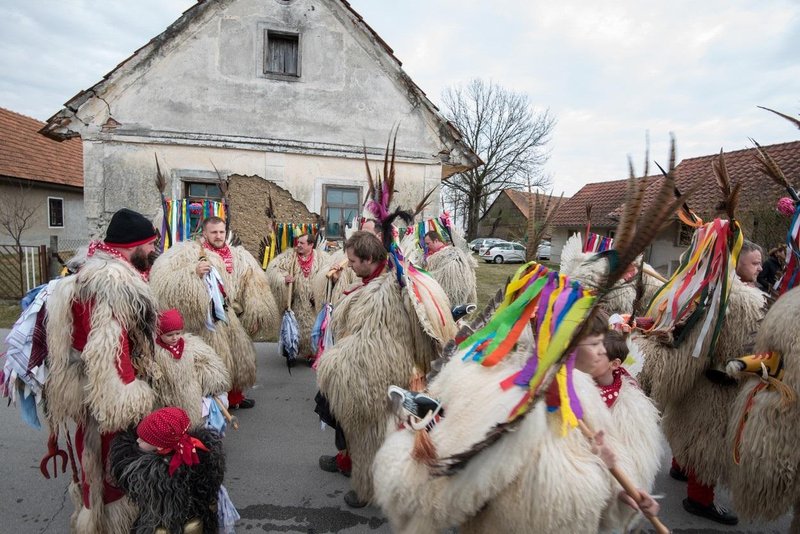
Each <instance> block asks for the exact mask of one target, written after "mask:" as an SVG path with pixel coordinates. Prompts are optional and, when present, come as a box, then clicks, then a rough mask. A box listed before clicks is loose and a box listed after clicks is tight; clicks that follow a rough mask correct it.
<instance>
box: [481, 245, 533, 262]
mask: <svg viewBox="0 0 800 534" xmlns="http://www.w3.org/2000/svg"><path fill="white" fill-rule="evenodd" d="M481 258H482V259H483V261H485V262H486V263H514V262H517V263H524V262H525V247H524V246H522V245H520V244H519V243H498V244H496V245H494V246H493V247H491V248H489V249H487V250H486V251H485V252H484V253H483V254H481Z"/></svg>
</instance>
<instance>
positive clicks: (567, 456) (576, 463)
mask: <svg viewBox="0 0 800 534" xmlns="http://www.w3.org/2000/svg"><path fill="white" fill-rule="evenodd" d="M532 339H533V338H532V334H531V332H530V330H529V329H528V330H527V332H526V333H525V334H523V337H522V338H521V339H520V342H519V343H518V345H517V348H516V349H515V350H514V352H513V353H512V354H510V355H509V356H507V357H506V358H505V359H504V360H503V361H501V362H499V363H498V364H497V365H495V366H492V367H484V366H481V365H478V364H475V363H473V362H464V361H463V360H462V359H461V357H460V355H459V354H458V353H457V354H456V355H455V356H453V357H452V358H450V360H449V361H448V362H447V363H446V364H445V365H444V367H443V368H442V370H441V372H440V373H439V374H438V375H436V377H435V378H434V379H433V380H432V381H431V383H430V384H429V388H428V391H429V393H430V394H431V395H432V396H433V397H436V398H438V399H440V400H441V401H442V403H443V405H444V417H443V418H442V419H441V420H440V421H439V422H438V423H437V424H436V425H435V426H434V427H433V429H432V430H431V431H430V432H429V437H430V438H431V441H432V442H433V443H434V445H435V447H436V451H437V456H438V457H439V458H444V457H449V456H452V455H454V454H457V453H460V452H463V451H464V450H466V449H468V448H469V447H470V444H474V443H477V442H479V441H480V440H481V439H482V438H483V437H484V436H485V435H486V433H487V432H488V431H489V430H490V429H492V428H493V427H494V426H495V425H496V424H498V423H500V422H502V421H504V420H505V419H506V417H507V416H508V414H509V413H510V411H511V410H512V408H513V407H514V406H515V405H516V404H517V402H519V400H520V398H521V396H522V394H523V393H524V391H523V390H522V388H510V389H508V390H502V389H500V388H499V387H497V384H499V383H500V382H501V381H502V380H503V379H505V378H507V377H508V376H509V375H510V374H512V373H514V372H515V371H518V370H519V369H520V368H521V367H522V366H523V365H524V363H525V359H526V357H527V355H528V354H529V351H530V346H531V343H532ZM574 373H575V374H574V378H575V387H576V392H577V394H578V397H579V398H580V401H581V404H582V406H583V409H584V412H585V413H584V421H586V422H587V424H589V425H590V426H592V427H593V428H595V429H597V430H600V429H607V432H608V441H609V444H610V445H612V447H614V450H615V451H616V452H617V455H618V457H620V459H621V461H622V459H623V458H624V459H625V461H626V462H628V464H631V463H634V462H632V461H629V460H627V457H625V456H624V453H621V452H620V449H621V447H620V444H619V443H617V437H616V433H614V432H610V429H611V428H612V426H613V422H612V421H613V419H612V417H611V412H610V411H609V410H608V408H607V407H606V406H605V404H604V403H603V402H602V400H601V398H600V395H599V393H598V390H597V388H596V386H595V385H594V382H593V381H592V379H591V378H590V377H589V376H588V375H585V374H584V373H581V372H579V371H574ZM413 446H414V432H412V431H410V430H407V429H405V428H403V429H397V426H396V424H395V423H394V422H392V424H391V425H390V427H389V430H388V435H387V438H386V441H385V443H384V444H383V446H382V447H381V449H380V451H379V452H378V454H377V456H376V458H375V462H374V464H373V469H374V476H375V488H376V499H375V500H376V502H377V503H378V504H379V505H380V506H381V508H382V510H383V511H384V513H385V514H386V515H387V517H388V518H389V520H390V522H391V524H392V528H393V530H394V531H395V532H400V533H417V532H438V531H441V530H443V529H446V528H452V527H457V526H460V531H461V532H476V533H477V532H531V531H536V532H597V530H598V529H599V528H600V522H601V518H603V516H604V514H608V512H607V509H608V507H609V505H610V504H612V503H613V501H614V500H615V499H616V491H617V486H616V483H615V482H613V481H612V479H611V476H610V475H609V473H608V469H607V468H606V467H605V466H604V465H603V464H602V462H601V461H600V460H599V458H598V457H597V456H596V455H594V454H593V453H592V452H591V447H590V445H589V443H588V441H587V440H586V439H585V438H584V437H583V436H582V435H581V434H580V432H579V431H578V430H571V431H569V432H568V433H567V435H566V436H562V433H561V415H560V413H559V412H558V411H556V412H552V413H548V411H547V409H546V406H545V404H544V403H543V402H540V403H538V404H537V405H536V406H535V407H534V408H533V409H532V411H531V413H529V414H528V415H527V417H526V418H525V420H524V421H523V422H522V423H521V424H520V426H519V427H517V429H516V430H515V431H514V432H510V433H508V434H506V435H504V436H503V437H502V438H501V439H500V440H499V441H498V442H496V443H495V444H493V445H492V446H491V447H489V448H487V449H485V450H483V451H482V452H480V453H479V454H478V455H477V456H476V457H474V458H473V459H472V460H471V461H470V462H469V463H467V464H466V466H465V467H464V468H463V469H461V470H459V471H457V472H456V473H455V474H452V475H450V476H444V477H439V476H432V475H431V472H430V470H429V468H428V467H427V466H426V465H425V464H423V463H420V462H418V461H417V460H415V459H413V458H412V456H411V450H412V448H413ZM641 454H642V455H644V454H646V453H643V452H642V453H641ZM626 465H627V464H626Z"/></svg>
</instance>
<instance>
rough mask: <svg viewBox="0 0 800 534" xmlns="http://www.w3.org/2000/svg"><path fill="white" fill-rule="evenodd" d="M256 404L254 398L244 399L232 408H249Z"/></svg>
mask: <svg viewBox="0 0 800 534" xmlns="http://www.w3.org/2000/svg"><path fill="white" fill-rule="evenodd" d="M255 405H256V401H255V400H253V399H242V402H240V403H239V404H234V405H233V406H231V410H247V409H249V408H252V407H253V406H255Z"/></svg>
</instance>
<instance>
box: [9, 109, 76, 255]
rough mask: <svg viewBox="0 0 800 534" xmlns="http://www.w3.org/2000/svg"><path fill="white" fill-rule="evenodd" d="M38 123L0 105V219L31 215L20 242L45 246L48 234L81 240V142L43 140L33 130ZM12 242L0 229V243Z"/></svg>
mask: <svg viewBox="0 0 800 534" xmlns="http://www.w3.org/2000/svg"><path fill="white" fill-rule="evenodd" d="M43 126H44V123H43V122H40V121H37V120H36V119H32V118H30V117H26V116H24V115H20V114H19V113H14V112H13V111H9V110H7V109H3V108H0V212H2V213H0V222H2V221H3V220H5V219H6V218H11V219H12V220H13V221H19V218H20V217H24V216H26V215H28V214H30V215H31V216H30V219H29V221H28V223H27V224H26V225H25V226H26V227H25V229H24V231H23V232H22V234H21V242H22V244H23V245H48V244H49V243H50V236H53V235H55V236H58V237H59V239H60V240H66V241H86V240H87V239H88V234H89V232H88V225H87V223H86V215H85V213H84V210H83V149H82V148H81V142H80V140H78V139H74V140H70V141H66V142H63V143H59V142H57V141H53V140H52V139H48V138H46V137H44V136H42V135H39V133H38V131H39V130H40V129H41V128H42V127H43ZM13 221H12V222H13ZM13 244H14V239H13V238H12V237H11V236H10V235H9V234H8V233H7V232H6V231H5V229H4V228H0V245H13Z"/></svg>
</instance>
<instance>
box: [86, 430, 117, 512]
mask: <svg viewBox="0 0 800 534" xmlns="http://www.w3.org/2000/svg"><path fill="white" fill-rule="evenodd" d="M118 433H119V432H109V433H107V434H100V459H101V461H102V462H103V488H102V491H103V502H104V503H105V504H109V503H112V502H114V501H118V500H119V499H121V498H122V497H123V495H125V492H124V491H123V490H122V489H120V488H118V487H117V486H115V485H113V484H111V483H110V482H108V477H107V476H106V468H107V465H108V452H109V450H110V449H111V442H112V441H113V439H114V438H115V437H116V435H117V434H118ZM83 435H84V428H83V425H78V427H77V428H76V429H75V452H76V453H77V454H78V463H79V464H80V466H81V497H82V499H83V507H84V508H86V509H91V507H92V506H91V500H90V499H89V496H90V490H91V486H90V485H89V484H88V483H87V482H86V472H85V471H84V469H83V441H84V438H83Z"/></svg>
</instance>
